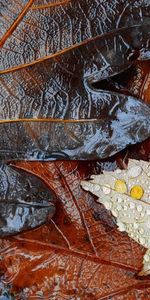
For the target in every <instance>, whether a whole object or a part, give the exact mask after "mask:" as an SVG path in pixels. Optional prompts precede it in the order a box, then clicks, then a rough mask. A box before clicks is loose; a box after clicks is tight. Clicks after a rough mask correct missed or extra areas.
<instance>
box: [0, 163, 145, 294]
mask: <svg viewBox="0 0 150 300" xmlns="http://www.w3.org/2000/svg"><path fill="white" fill-rule="evenodd" d="M15 166H16V167H19V168H22V169H25V170H28V171H29V172H31V173H34V174H37V175H38V176H39V177H40V178H42V179H43V180H44V181H45V183H46V184H47V185H48V186H49V187H50V188H51V189H52V190H53V191H54V192H55V193H56V194H57V196H58V210H57V212H56V215H55V217H54V218H53V219H52V221H51V222H50V224H47V225H45V226H43V227H42V228H41V229H36V230H34V231H32V232H28V233H24V234H22V235H19V236H17V237H16V238H11V239H7V240H3V241H1V255H2V257H3V263H2V266H3V272H4V275H3V277H2V281H3V282H5V283H8V282H11V283H12V284H13V286H12V292H13V293H15V295H16V296H15V297H16V298H15V299H26V298H27V299H31V297H33V298H34V299H36V297H37V296H38V295H41V296H43V297H51V299H63V297H65V298H66V299H70V297H74V296H76V297H80V299H107V297H114V299H130V297H133V298H131V299H139V298H138V297H140V295H142V296H141V297H144V295H145V293H146V295H147V294H148V288H150V282H149V280H148V279H144V280H141V279H140V278H138V277H137V278H136V274H137V273H138V271H139V270H140V269H141V266H142V256H143V254H144V253H145V249H143V248H142V247H141V246H139V245H138V244H137V243H136V242H134V241H133V240H131V239H130V238H129V237H128V236H127V235H126V234H125V233H120V232H118V231H117V227H116V225H115V223H114V220H113V219H112V217H111V215H110V214H108V213H107V212H106V210H105V209H104V207H103V206H102V205H100V204H98V203H96V201H95V198H93V196H92V195H90V194H89V193H87V192H84V191H83V190H82V189H81V187H80V180H81V179H83V178H84V179H85V178H87V165H85V164H83V163H79V162H56V163H44V164H43V163H27V162H22V163H17V164H15ZM93 166H94V165H93ZM88 167H89V168H88V170H89V171H90V174H91V173H92V172H93V167H92V165H91V166H90V164H89V166H88ZM90 174H89V175H90ZM6 248H7V253H6V250H5V249H6ZM3 253H4V255H3ZM10 266H11V267H10ZM18 293H19V294H18ZM119 297H120V298H119ZM127 297H129V298H127Z"/></svg>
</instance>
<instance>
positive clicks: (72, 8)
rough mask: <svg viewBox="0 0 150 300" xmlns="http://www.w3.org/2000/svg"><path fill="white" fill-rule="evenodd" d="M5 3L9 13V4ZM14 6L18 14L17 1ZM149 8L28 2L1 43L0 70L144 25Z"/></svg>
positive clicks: (81, 0) (123, 2) (88, 0)
mask: <svg viewBox="0 0 150 300" xmlns="http://www.w3.org/2000/svg"><path fill="white" fill-rule="evenodd" d="M5 2H6V4H5V5H7V7H8V10H9V5H8V4H7V3H9V1H8V0H7V1H5ZM17 4H18V9H17V11H18V10H19V8H20V7H19V4H20V1H19V3H18V1H17ZM17 4H15V6H16V5H17ZM149 8H150V4H149V1H147V0H144V1H143V0H139V1H132V2H131V1H130V3H129V1H128V0H119V1H116V0H112V1H111V3H109V4H108V1H105V2H101V1H96V0H70V1H69V0H64V1H62V0H58V1H57V0H56V1H55V0H49V1H33V0H30V1H29V2H28V5H27V6H26V8H25V9H23V11H22V13H21V17H20V15H19V16H18V18H17V16H16V22H15V25H14V24H12V27H10V29H9V32H8V34H4V36H3V38H2V40H1V46H2V48H1V57H2V64H1V69H8V68H11V67H14V66H18V65H21V64H22V65H23V64H25V63H31V62H33V61H35V60H38V59H42V58H43V57H47V56H48V55H51V54H52V53H56V52H58V51H59V50H64V49H65V48H68V47H70V46H72V45H76V44H79V43H81V42H83V41H86V40H88V39H90V38H93V37H95V36H98V35H102V34H104V33H107V32H111V31H113V30H116V29H120V28H128V27H130V26H133V25H141V24H142V25H143V24H144V23H147V24H148V22H149V21H148V20H149ZM3 19H4V22H5V23H6V21H5V17H3V18H2V20H3Z"/></svg>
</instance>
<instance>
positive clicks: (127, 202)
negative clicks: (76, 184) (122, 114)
mask: <svg viewBox="0 0 150 300" xmlns="http://www.w3.org/2000/svg"><path fill="white" fill-rule="evenodd" d="M149 182H150V163H148V162H144V161H136V160H129V164H128V169H127V170H122V171H120V170H116V171H115V172H104V174H102V175H92V176H91V180H89V181H82V183H81V184H82V187H83V188H84V189H85V190H87V191H90V192H92V193H93V194H94V195H96V196H98V197H99V198H98V201H99V202H100V203H102V204H103V205H104V206H105V207H106V209H108V210H110V211H111V213H112V215H113V216H114V217H115V218H116V221H117V226H118V229H119V230H120V231H125V232H127V233H128V235H129V236H130V237H131V238H133V239H134V240H135V241H136V242H138V243H140V244H141V245H143V246H144V247H146V248H147V249H148V250H147V252H146V254H145V256H144V260H143V265H144V266H143V270H142V271H141V272H140V275H149V274H150V233H149V231H150V230H149V228H150V221H149V215H150V203H149V199H150V190H149Z"/></svg>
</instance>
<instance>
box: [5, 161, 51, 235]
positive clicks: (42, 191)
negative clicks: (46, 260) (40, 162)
mask: <svg viewBox="0 0 150 300" xmlns="http://www.w3.org/2000/svg"><path fill="white" fill-rule="evenodd" d="M54 213H55V196H54V195H53V194H52V193H51V192H50V191H49V190H48V188H47V187H46V186H45V184H43V183H42V182H41V181H40V180H39V179H38V178H36V177H35V176H30V175H28V174H27V173H26V172H22V173H19V171H15V170H13V169H12V168H10V167H8V166H6V165H3V164H1V166H0V236H1V237H2V236H7V235H13V234H16V233H18V232H21V231H24V230H29V229H33V228H35V227H37V226H40V225H41V224H43V223H45V222H46V221H48V220H49V219H50V218H51V217H52V216H53V215H54Z"/></svg>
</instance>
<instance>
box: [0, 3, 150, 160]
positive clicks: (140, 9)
mask: <svg viewBox="0 0 150 300" xmlns="http://www.w3.org/2000/svg"><path fill="white" fill-rule="evenodd" d="M32 4H33V5H32ZM93 4H94V6H93ZM38 5H39V3H37V4H35V2H34V3H33V1H29V2H28V4H27V5H25V7H24V10H23V11H22V14H21V15H20V19H18V18H19V17H18V18H17V16H16V21H15V22H14V23H13V24H12V27H10V30H9V31H7V32H6V34H4V36H3V39H2V41H1V72H0V88H1V93H0V104H1V109H0V134H1V136H2V140H4V143H3V141H1V145H0V153H1V157H2V158H6V159H11V158H18V159H24V158H26V159H31V160H32V159H33V160H34V159H36V160H37V159H49V160H50V159H53V158H55V159H56V158H64V159H65V158H66V159H69V158H71V159H90V158H91V157H92V159H96V158H104V157H108V156H111V155H113V154H114V153H116V152H118V151H120V150H122V149H123V148H124V147H126V145H128V144H134V143H137V142H140V141H142V140H144V139H146V138H148V137H149V135H150V132H149V131H150V121H149V114H150V113H149V111H150V108H149V106H148V105H146V104H142V103H141V102H139V101H138V100H137V99H134V98H132V97H130V96H127V95H124V94H120V93H119V91H118V92H116V93H115V92H112V91H108V90H107V88H105V87H104V88H100V89H99V90H97V89H95V88H94V87H93V86H92V84H93V83H95V82H97V81H103V80H106V79H108V78H110V77H112V76H114V75H116V74H120V72H123V71H125V70H126V69H128V68H129V67H130V66H132V65H133V63H135V62H136V61H137V60H143V59H144V60H145V59H146V60H147V59H149V48H150V45H149V40H150V17H149V14H148V11H149V10H148V9H149V4H148V3H147V2H146V1H144V3H142V1H141V2H140V3H139V2H138V3H136V2H135V3H130V4H128V1H121V3H120V5H119V2H118V1H113V2H112V7H109V6H108V5H107V3H105V4H102V3H99V5H97V3H96V2H94V3H93V2H91V1H90V2H89V1H64V2H63V1H62V2H59V1H50V2H49V1H48V3H47V2H46V3H45V2H44V3H42V4H41V5H42V6H41V5H40V6H38ZM94 7H95V10H94ZM8 8H9V6H8ZM101 9H102V11H104V10H105V14H106V19H105V17H104V16H105V15H104V16H103V14H102V11H101ZM110 12H111V13H110ZM64 13H65V14H66V18H69V20H70V22H67V19H66V18H64ZM76 13H77V14H76ZM108 13H110V14H109V18H108ZM119 13H120V14H119ZM98 14H99V15H98ZM124 14H127V15H128V14H129V15H130V17H129V20H128V23H127V19H128V18H127V17H126V18H124ZM58 15H59V16H60V17H59V19H58ZM4 16H5V14H4V15H3V14H2V17H4ZM33 16H34V18H33ZM76 18H77V20H78V21H77V20H76ZM93 18H94V19H93ZM4 19H5V17H4ZM32 19H34V21H33V22H32V23H31V20H32ZM37 20H38V23H37ZM79 20H80V21H81V23H82V24H81V23H80V22H79ZM98 20H99V21H98ZM76 22H77V24H78V22H79V24H80V26H81V27H83V25H84V26H85V24H87V27H85V28H86V32H85V29H84V31H83V30H82V28H80V30H78V32H76V34H75V32H74V31H75V30H77V28H78V27H76V26H75V24H76ZM14 24H15V25H14ZM127 24H128V26H127ZM51 25H53V26H52V27H51ZM62 25H63V26H62ZM69 28H70V31H69V32H68V30H69ZM55 29H57V30H56V31H55ZM51 32H52V35H51V34H50V33H51ZM86 33H87V34H86ZM30 34H32V38H31V35H30ZM54 35H55V36H54ZM71 37H72V38H71ZM49 39H51V40H49ZM52 41H53V42H52ZM66 41H68V44H66ZM44 43H45V44H44ZM62 49H63V50H62ZM18 52H19V53H18ZM137 116H138V117H137ZM53 118H55V119H56V120H55V122H56V123H55V124H53ZM33 119H34V121H35V120H37V119H38V121H39V122H41V124H40V123H37V124H33V123H27V124H26V125H24V124H23V123H22V122H23V121H28V122H30V121H31V122H32V121H33ZM57 119H58V120H57ZM60 119H61V120H60ZM62 119H66V120H67V122H66V123H64V122H63V121H62ZM72 119H75V120H77V121H76V122H74V123H73V124H72V121H71V120H72ZM85 119H90V120H89V121H86V120H85ZM93 119H94V121H93ZM12 121H13V122H15V121H16V122H17V124H15V123H14V124H11V122H12ZM44 121H47V122H49V123H47V124H46V125H45V123H44ZM5 122H6V124H3V123H5ZM7 122H8V123H7ZM9 122H10V123H9ZM42 122H43V123H42ZM46 127H47V130H46ZM119 130H120V132H119ZM47 131H48V132H47ZM36 133H37V134H36ZM132 133H133V134H132ZM64 136H65V139H64V138H62V137H64ZM92 137H93V138H92ZM91 138H92V139H91ZM8 139H10V140H9V143H8V142H6V140H8ZM19 140H20V141H22V140H23V144H22V145H21V143H20V141H19ZM16 141H17V143H16ZM19 144H20V145H21V146H22V148H20V145H19ZM91 144H92V145H91ZM5 145H6V146H5ZM17 147H18V149H16V148H17ZM14 156H15V157H14Z"/></svg>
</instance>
